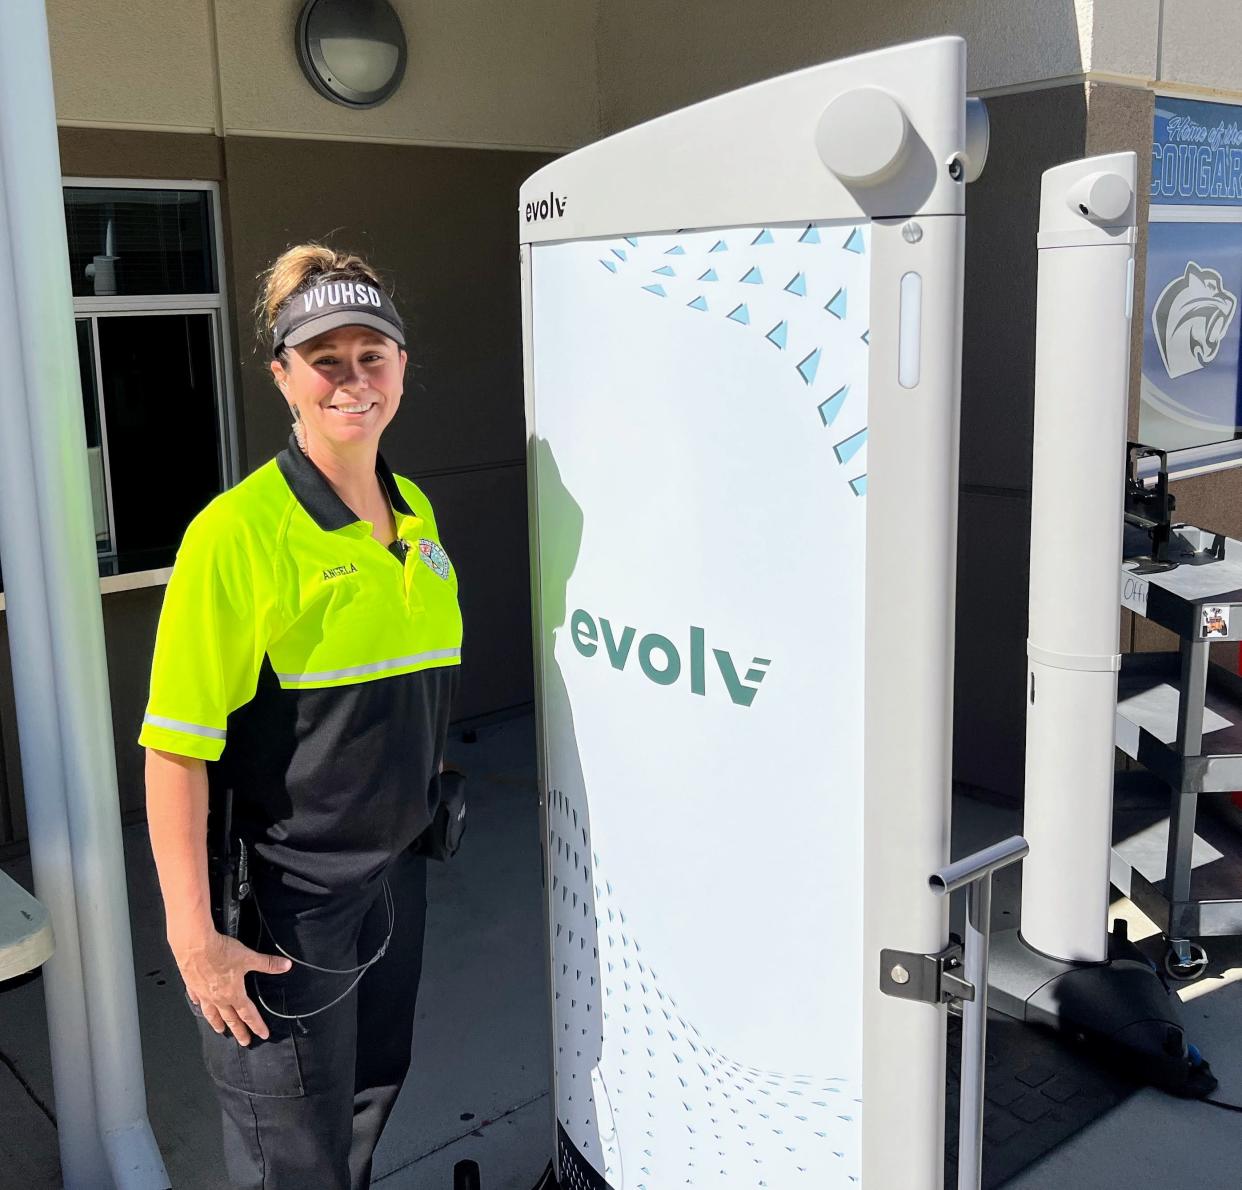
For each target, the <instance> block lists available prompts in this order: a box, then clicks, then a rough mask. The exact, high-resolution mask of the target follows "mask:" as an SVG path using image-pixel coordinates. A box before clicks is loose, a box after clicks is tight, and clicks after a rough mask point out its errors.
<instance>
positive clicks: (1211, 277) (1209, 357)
mask: <svg viewBox="0 0 1242 1190" xmlns="http://www.w3.org/2000/svg"><path fill="white" fill-rule="evenodd" d="M1237 309H1238V299H1237V297H1235V296H1234V295H1233V294H1232V293H1230V292H1229V290H1227V289H1226V288H1225V284H1224V282H1223V281H1222V279H1221V275H1220V274H1219V273H1218V272H1217V271H1216V270H1215V269H1205V268H1200V266H1199V265H1197V264H1196V263H1195V262H1194V261H1193V260H1192V261H1190V262H1189V263H1188V264H1187V265H1186V271H1185V272H1184V273H1183V274H1182V275H1181V276H1180V277H1178V278H1177V279H1176V280H1174V281H1170V282H1169V284H1168V285H1166V286H1165V287H1164V292H1163V293H1161V295H1160V297H1159V300H1157V302H1156V308H1155V310H1153V311H1152V315H1151V325H1152V329H1153V330H1154V331H1155V332H1156V345H1157V346H1158V347H1159V348H1160V358H1161V359H1162V360H1163V361H1164V367H1165V371H1167V372H1168V374H1169V378H1170V379H1172V380H1176V379H1177V378H1178V377H1179V376H1185V375H1186V374H1187V373H1188V372H1197V371H1198V370H1199V369H1200V368H1206V367H1207V365H1208V364H1210V363H1211V362H1212V361H1213V360H1214V359H1215V358H1216V356H1217V354H1218V353H1219V352H1220V348H1221V344H1222V343H1223V342H1224V339H1225V333H1226V332H1227V331H1228V330H1229V324H1230V323H1232V322H1233V316H1234V314H1235V313H1236V312H1237Z"/></svg>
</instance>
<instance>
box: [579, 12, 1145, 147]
mask: <svg viewBox="0 0 1242 1190" xmlns="http://www.w3.org/2000/svg"><path fill="white" fill-rule="evenodd" d="M1153 2H1155V0H1153ZM1090 12H1091V2H1090V0H1037V2H1034V3H1033V2H1032V0H938V2H937V3H927V0H888V2H877V0H834V3H832V4H824V3H823V2H822V0H782V2H781V3H780V4H779V5H770V4H761V3H757V2H756V0H682V2H681V3H678V4H668V3H665V2H664V0H600V2H599V14H600V15H599V93H600V119H601V127H602V130H603V131H604V132H605V133H608V132H616V131H618V130H619V129H621V128H626V127H629V126H630V125H632V124H636V123H638V122H640V121H642V120H645V119H649V118H650V117H652V116H655V115H659V114H660V113H663V112H666V111H671V110H673V109H674V108H677V107H681V106H683V105H685V104H687V103H694V102H696V101H698V100H700V99H706V98H708V97H710V96H712V95H717V94H719V93H721V92H722V91H727V90H730V89H732V88H734V87H739V86H743V85H745V84H747V83H752V82H757V81H759V80H760V79H764V78H769V77H771V76H772V75H775V74H781V73H783V72H785V71H788V70H794V69H797V68H799V67H802V66H810V65H813V64H815V63H817V62H825V61H829V60H830V59H833V58H841V57H845V56H846V55H849V54H855V53H861V52H863V51H865V50H871V49H876V48H879V47H880V46H885V45H891V44H893V43H896V42H902V41H913V40H915V39H916V38H920V37H933V36H939V35H943V34H949V33H957V34H960V35H962V36H964V37H967V38H968V39H969V42H970V53H969V72H970V75H969V77H970V86H971V87H972V88H974V89H976V90H979V89H986V88H992V87H1002V86H1005V87H1008V86H1014V85H1024V84H1028V83H1030V82H1031V81H1034V80H1044V79H1056V78H1063V77H1066V76H1074V75H1078V74H1080V73H1081V72H1082V70H1083V69H1084V60H1085V59H1084V54H1085V53H1086V52H1087V50H1085V48H1084V47H1087V46H1089V40H1090V32H1091V23H1090Z"/></svg>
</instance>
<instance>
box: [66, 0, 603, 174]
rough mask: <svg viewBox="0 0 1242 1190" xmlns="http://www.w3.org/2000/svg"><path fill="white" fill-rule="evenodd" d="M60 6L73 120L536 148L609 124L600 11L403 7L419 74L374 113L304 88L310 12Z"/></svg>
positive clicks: (240, 6) (413, 0)
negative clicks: (599, 77)
mask: <svg viewBox="0 0 1242 1190" xmlns="http://www.w3.org/2000/svg"><path fill="white" fill-rule="evenodd" d="M47 6H48V25H49V31H50V35H51V42H52V65H53V71H54V76H55V84H56V109H57V116H58V118H59V119H60V120H61V121H62V122H66V123H88V124H103V125H111V126H114V127H116V126H126V125H131V126H139V127H143V128H150V129H168V130H194V131H200V132H203V131H212V132H216V133H217V134H224V133H242V134H254V133H266V134H276V135H298V136H309V137H318V138H322V137H344V138H351V139H352V138H362V139H377V140H397V141H401V142H405V143H415V144H419V143H426V144H437V143H439V144H461V145H479V146H485V145H487V146H504V147H508V146H512V147H518V148H539V149H542V148H548V149H567V148H572V147H574V146H577V145H580V144H582V143H584V142H586V141H589V140H592V139H594V137H595V135H596V130H597V127H598V120H597V114H596V78H595V3H594V0H572V2H570V0H522V2H521V3H519V4H504V3H497V2H496V0H453V2H452V3H446V2H445V0H393V6H394V7H395V8H396V9H397V11H398V12H399V14H400V15H401V18H402V22H403V24H404V26H405V31H406V37H407V40H408V42H409V50H410V53H409V62H408V65H407V67H406V74H405V79H404V81H403V83H402V85H401V88H400V90H399V91H398V92H397V93H396V95H394V96H393V97H392V99H390V100H389V101H388V102H387V103H385V104H383V105H382V106H380V107H378V108H375V109H372V110H369V111H353V110H350V109H348V108H344V107H342V106H340V105H339V104H334V103H331V102H330V101H329V100H327V99H324V98H322V97H321V96H319V95H318V94H317V93H316V92H315V91H314V90H312V88H311V87H310V85H309V84H308V83H307V82H306V81H305V79H304V78H303V77H302V74H301V71H300V69H299V67H298V64H297V58H296V55H295V53H294V48H293V30H294V25H295V22H296V19H297V14H298V11H299V9H300V8H301V0H257V2H256V0H124V3H121V2H120V0H97V2H93V3H89V4H87V3H83V0H47ZM217 64H218V66H217Z"/></svg>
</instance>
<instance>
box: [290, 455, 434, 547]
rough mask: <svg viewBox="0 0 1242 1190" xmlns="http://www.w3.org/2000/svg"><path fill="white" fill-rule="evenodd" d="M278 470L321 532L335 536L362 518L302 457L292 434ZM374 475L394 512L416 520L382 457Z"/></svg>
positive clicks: (377, 458)
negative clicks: (335, 533) (322, 530)
mask: <svg viewBox="0 0 1242 1190" xmlns="http://www.w3.org/2000/svg"><path fill="white" fill-rule="evenodd" d="M276 466H277V467H279V468H280V473H281V475H283V476H284V477H285V483H287V484H288V485H289V490H290V491H291V492H292V493H293V494H294V496H295V497H297V501H298V503H299V504H300V505H301V506H302V507H303V508H305V509H306V511H307V512H308V513H309V514H310V516H311V519H312V520H313V521H314V522H315V524H317V525H318V526H319V527H320V528H321V529H324V530H326V531H327V532H329V533H334V532H335V531H336V530H337V529H344V528H345V526H346V525H355V524H357V523H358V521H359V520H360V518H359V517H358V516H357V515H356V514H355V513H354V511H353V509H351V508H350V507H349V505H348V504H346V503H345V501H344V500H342V499H341V498H340V496H338V495H337V494H336V491H335V490H334V489H333V487H332V485H331V484H330V483H329V482H328V479H327V476H325V475H324V473H323V472H322V471H320V470H319V468H318V467H316V466H315V464H314V463H312V462H311V461H310V459H309V458H307V456H306V455H305V454H303V453H302V449H301V447H299V446H298V443H297V439H296V438H295V437H294V436H293V435H292V434H290V435H289V445H288V446H286V447H285V449H284V450H282V451H281V452H280V454H278V455H277V456H276ZM375 474H376V475H377V476H379V481H380V483H382V484H383V485H384V491H386V492H387V493H388V501H389V503H390V504H391V505H392V506H393V508H395V509H396V510H397V511H398V512H400V513H404V514H405V515H406V516H413V515H414V510H413V509H412V508H411V507H410V505H409V503H408V502H407V501H406V498H405V497H404V496H403V495H402V494H401V489H400V488H399V487H397V481H396V480H395V479H394V478H393V474H392V471H391V470H390V469H389V467H388V464H387V463H385V462H384V456H383V455H376V457H375Z"/></svg>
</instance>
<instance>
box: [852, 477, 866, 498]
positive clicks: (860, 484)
mask: <svg viewBox="0 0 1242 1190" xmlns="http://www.w3.org/2000/svg"><path fill="white" fill-rule="evenodd" d="M850 487H851V488H853V489H854V495H855V496H865V495H866V494H867V477H866V475H865V474H864V475H860V476H859V477H858V478H857V479H851V480H850Z"/></svg>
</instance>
